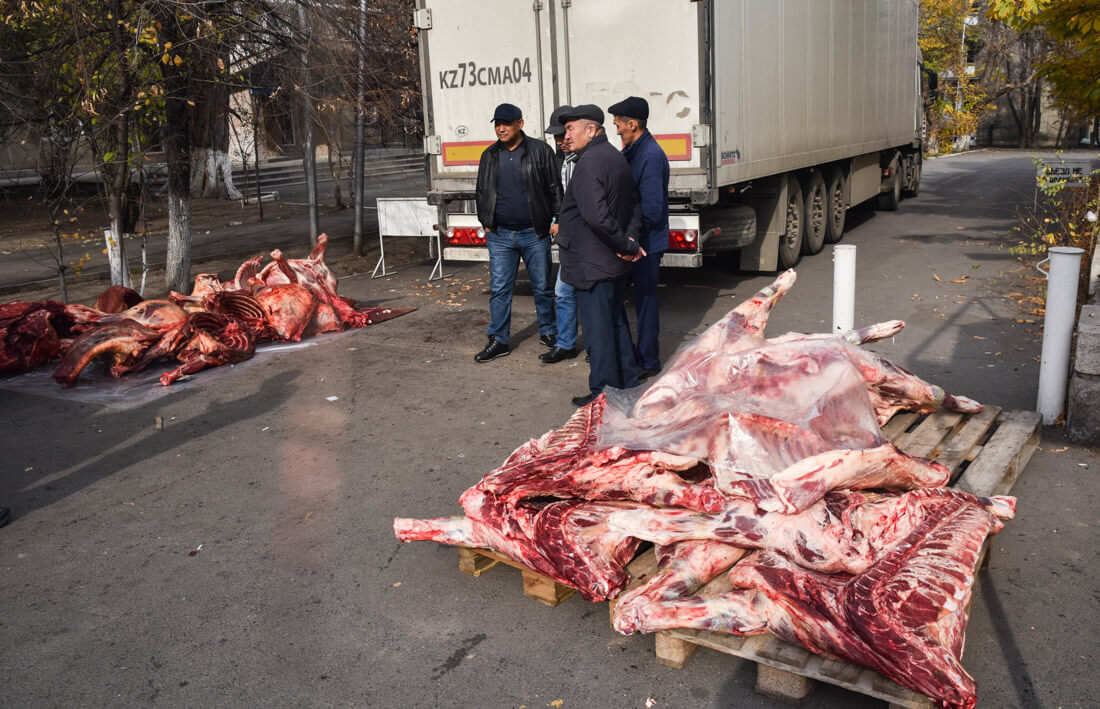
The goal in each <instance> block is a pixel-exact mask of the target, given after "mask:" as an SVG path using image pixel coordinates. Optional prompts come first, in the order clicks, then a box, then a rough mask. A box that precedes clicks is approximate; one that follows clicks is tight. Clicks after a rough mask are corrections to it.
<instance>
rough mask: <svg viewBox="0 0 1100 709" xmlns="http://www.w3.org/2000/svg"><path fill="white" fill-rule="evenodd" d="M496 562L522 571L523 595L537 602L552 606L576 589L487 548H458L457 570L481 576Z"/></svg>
mask: <svg viewBox="0 0 1100 709" xmlns="http://www.w3.org/2000/svg"><path fill="white" fill-rule="evenodd" d="M497 564H507V565H508V566H511V567H512V568H516V569H519V570H520V571H521V572H523V595H525V596H527V597H528V598H534V599H535V600H536V601H538V602H539V603H545V604H546V605H548V606H550V607H554V606H556V605H558V604H559V603H561V602H562V601H564V600H565V599H566V598H569V597H570V596H572V595H573V593H574V592H575V591H576V589H573V588H570V587H569V586H566V585H565V584H562V583H558V582H557V581H555V580H554V579H552V578H550V577H549V576H543V575H542V574H540V573H538V572H537V571H532V570H531V569H529V568H527V567H526V566H524V565H523V564H521V563H519V562H518V561H514V560H512V559H509V558H508V557H506V556H504V555H503V554H498V553H497V552H495V551H490V550H489V549H467V548H465V547H459V548H458V570H459V571H461V572H463V573H467V574H470V575H471V576H481V575H482V574H483V573H485V572H486V571H488V570H489V569H492V568H493V567H495V566H496V565H497Z"/></svg>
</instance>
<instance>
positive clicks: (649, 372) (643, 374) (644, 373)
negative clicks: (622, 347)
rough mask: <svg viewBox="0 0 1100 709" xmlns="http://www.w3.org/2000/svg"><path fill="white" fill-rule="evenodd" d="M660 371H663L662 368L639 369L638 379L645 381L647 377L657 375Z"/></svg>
mask: <svg viewBox="0 0 1100 709" xmlns="http://www.w3.org/2000/svg"><path fill="white" fill-rule="evenodd" d="M660 373H661V370H660V369H639V370H638V381H640V382H644V381H645V380H646V379H649V378H650V377H655V376H657V375H658V374H660Z"/></svg>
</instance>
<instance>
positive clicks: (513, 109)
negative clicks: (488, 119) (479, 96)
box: [493, 103, 523, 123]
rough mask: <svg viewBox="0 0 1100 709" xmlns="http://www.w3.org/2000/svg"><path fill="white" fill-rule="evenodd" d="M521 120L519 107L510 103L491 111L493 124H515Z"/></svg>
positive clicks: (521, 112)
mask: <svg viewBox="0 0 1100 709" xmlns="http://www.w3.org/2000/svg"><path fill="white" fill-rule="evenodd" d="M521 118H523V111H521V110H519V106H515V105H512V104H510V103H502V104H500V105H499V106H497V110H495V111H493V121H494V122H495V121H505V122H506V123H515V122H516V121H518V120H519V119H521Z"/></svg>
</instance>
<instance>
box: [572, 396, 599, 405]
mask: <svg viewBox="0 0 1100 709" xmlns="http://www.w3.org/2000/svg"><path fill="white" fill-rule="evenodd" d="M595 398H596V395H595V394H589V395H588V396H574V397H573V406H588V405H589V404H591V403H592V400H593V399H595Z"/></svg>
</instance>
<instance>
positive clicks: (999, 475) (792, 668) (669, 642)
mask: <svg viewBox="0 0 1100 709" xmlns="http://www.w3.org/2000/svg"><path fill="white" fill-rule="evenodd" d="M1040 422H1041V417H1040V416H1039V414H1038V413H1035V412H1033V411H1003V410H1002V409H1001V408H1000V407H997V406H987V407H986V408H985V409H983V410H982V411H981V412H980V413H977V414H959V413H955V412H951V411H939V412H936V413H934V414H928V415H920V414H913V413H901V414H898V415H896V416H894V417H893V418H892V419H890V421H889V422H887V423H886V425H885V426H883V429H882V430H883V434H884V435H885V436H886V438H887V439H889V440H890V441H891V442H893V443H894V445H896V446H897V447H898V448H900V449H901V450H903V451H905V452H906V453H909V454H910V455H919V456H923V457H925V458H931V459H933V460H935V461H937V462H939V463H941V464H943V465H944V466H946V467H947V468H948V469H949V470H950V471H951V485H952V487H955V488H957V489H959V490H964V491H966V492H970V493H973V494H975V495H980V496H983V497H989V496H992V495H1004V494H1006V493H1008V492H1009V491H1010V490H1011V489H1012V486H1013V485H1014V484H1015V482H1016V479H1017V478H1018V477H1019V476H1020V473H1022V472H1023V470H1024V468H1025V467H1026V466H1027V463H1028V461H1029V460H1031V456H1032V454H1033V453H1034V452H1035V449H1036V448H1037V447H1038V445H1039V433H1040V429H1041V426H1040ZM989 549H990V543H989V540H988V539H987V540H986V543H985V546H984V547H983V548H982V553H981V555H980V557H979V562H978V564H979V567H981V566H984V565H986V564H988V562H989ZM645 556H646V555H643V557H640V558H639V559H635V561H634V562H633V564H632V567H631V568H632V569H633V568H637V569H638V570H639V572H640V573H643V574H652V573H653V570H655V569H656V558H652V559H650V560H643V559H644V557H645ZM648 556H649V557H653V556H654V555H653V554H652V552H650V553H649V554H648ZM635 565H636V566H635ZM642 582H643V581H642V580H641V579H636V580H632V582H631V586H629V587H628V588H630V587H633V586H635V585H637V584H638V583H642ZM977 583H978V580H977V578H976V579H975V588H976V587H977ZM728 590H729V580H728V577H727V574H725V573H723V574H720V575H719V577H718V578H717V579H715V580H714V581H712V582H711V583H710V584H708V585H707V586H706V587H704V588H703V589H702V590H701V591H700V595H716V594H720V593H725V592H726V591H728ZM971 597H973V595H972V596H971ZM967 612H969V609H968V611H967ZM656 644H657V661H658V662H659V663H661V664H663V665H667V666H669V667H674V668H676V669H682V668H683V667H684V665H685V664H686V663H687V662H688V660H689V659H690V658H691V656H692V655H693V654H694V653H695V651H696V650H697V649H698V648H700V647H706V648H710V649H712V650H717V651H718V652H722V653H725V654H727V655H733V656H735V657H740V658H744V659H747V660H752V661H753V662H755V663H756V668H757V673H756V691H757V692H760V693H761V694H764V695H766V696H768V697H771V698H772V699H776V700H778V701H781V702H784V703H787V704H792V705H794V706H800V705H801V703H802V701H803V700H805V698H806V697H807V696H809V694H810V692H812V691H813V688H814V684H815V682H827V683H829V684H833V685H837V686H839V687H844V688H845V689H849V690H851V691H853V692H858V693H859V694H866V695H868V696H872V697H877V698H878V699H882V700H884V701H886V702H889V703H890V706H891V707H907V708H908V709H927V708H928V707H931V706H932V703H931V701H930V700H929V699H928V697H925V696H923V695H920V694H917V693H916V692H913V691H911V690H909V689H906V688H904V687H902V686H900V685H899V684H897V683H896V682H893V681H892V680H889V679H886V678H885V677H883V676H881V675H879V674H878V673H876V672H874V671H872V670H869V669H866V668H863V667H860V666H858V665H853V664H850V663H847V662H838V661H835V660H827V659H825V658H823V657H820V656H818V655H815V654H813V653H810V652H807V651H806V650H804V649H803V648H801V647H798V646H797V645H792V644H790V643H787V642H784V641H782V640H780V639H779V638H777V637H775V636H774V635H770V634H766V635H756V636H751V637H737V636H733V635H726V634H723V633H716V632H712V631H707V630H686V629H676V630H664V631H660V632H658V633H657V634H656Z"/></svg>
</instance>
